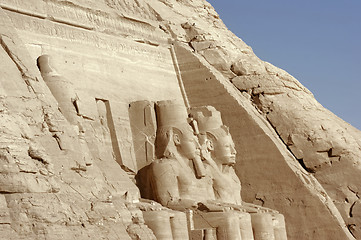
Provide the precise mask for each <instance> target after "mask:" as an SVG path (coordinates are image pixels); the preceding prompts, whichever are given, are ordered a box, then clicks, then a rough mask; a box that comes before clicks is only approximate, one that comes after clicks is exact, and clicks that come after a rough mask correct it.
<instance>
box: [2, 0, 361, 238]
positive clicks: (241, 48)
mask: <svg viewBox="0 0 361 240" xmlns="http://www.w3.org/2000/svg"><path fill="white" fill-rule="evenodd" d="M0 7H1V9H0V19H1V21H0V58H1V60H2V64H1V65H0V73H1V88H0V112H1V114H0V129H1V135H0V193H1V194H0V233H1V237H3V238H5V239H42V238H44V239H71V238H74V237H76V238H78V239H155V235H154V231H155V230H154V228H156V227H157V226H158V227H159V226H161V225H159V223H160V222H162V221H164V222H166V223H167V224H171V225H170V227H169V229H171V227H172V226H173V229H174V227H175V226H181V225H182V224H183V225H184V224H185V221H186V219H185V218H184V217H185V215H184V213H183V212H179V211H178V210H174V209H173V210H171V209H170V208H169V206H168V207H167V206H162V205H160V204H159V203H156V202H154V201H151V200H144V199H141V198H140V191H139V189H138V187H137V186H136V184H135V175H136V174H137V173H138V171H139V170H140V169H142V168H144V167H146V166H148V165H150V164H152V163H153V162H154V159H155V158H156V153H157V149H156V148H155V146H156V144H155V131H156V126H155V125H156V119H155V117H154V116H155V115H154V105H152V104H154V102H158V101H164V100H171V99H176V101H177V102H178V103H179V104H184V109H186V108H190V107H201V106H208V105H211V106H214V107H215V108H216V109H217V110H218V111H220V112H221V114H222V119H223V122H224V124H225V125H227V126H229V132H230V134H231V135H232V138H233V141H234V143H235V150H236V151H237V157H236V159H235V168H234V169H235V174H236V175H237V177H238V178H239V180H240V182H241V185H242V192H241V193H242V198H239V199H242V201H244V202H247V203H250V204H251V205H252V204H257V205H259V206H260V207H264V208H267V209H269V208H270V209H274V210H277V211H278V212H279V213H281V214H283V215H284V216H285V222H286V228H287V236H288V239H353V238H354V237H355V238H357V239H359V238H361V216H360V209H361V207H360V196H359V191H360V188H361V185H360V181H359V179H360V157H361V140H360V139H361V133H360V131H359V130H357V129H355V128H354V127H352V126H351V125H349V124H348V123H346V122H344V121H343V120H341V119H339V118H338V117H337V116H335V115H334V114H332V113H331V112H330V111H328V110H327V109H325V108H323V107H322V106H321V105H320V104H319V103H318V102H317V101H316V100H315V99H314V97H313V95H312V93H310V92H309V91H308V90H307V89H306V88H305V87H303V86H302V85H301V83H300V82H299V81H298V80H296V79H295V78H293V77H292V76H291V75H289V74H288V73H286V72H285V71H283V70H281V69H279V68H277V67H275V66H273V65H272V64H270V63H267V62H264V61H262V60H261V59H259V58H258V57H257V56H256V55H255V54H254V53H253V51H252V49H251V48H250V47H249V46H247V45H246V44H245V43H244V42H243V41H242V40H241V39H239V38H237V37H236V36H235V35H234V34H232V33H231V32H230V31H229V30H227V28H226V27H225V25H224V24H223V23H222V21H221V20H220V19H219V16H218V14H217V13H216V12H215V11H214V9H213V8H212V6H211V5H210V4H209V3H207V2H206V1H204V0H193V1H179V0H159V1H157V0H141V1H139V0H138V1H133V0H104V1H82V0H69V1H57V0H49V1H43V0H30V1H14V0H0ZM46 56H49V57H50V58H51V59H52V62H51V63H49V66H50V67H49V69H47V68H46V67H44V66H46V64H45V65H44V61H42V59H44V58H45V59H47V57H46ZM39 57H40V58H39ZM45 63H46V61H45ZM300 80H301V81H302V79H300ZM53 83H55V84H53ZM139 101H146V104H144V106H147V107H144V106H143V105H141V107H139V106H140V105H137V104H135V103H136V102H138V104H139ZM138 109H141V111H140V110H138ZM201 163H202V164H203V162H201ZM195 165H196V164H195ZM199 166H201V165H199ZM200 176H202V171H200V173H199V174H198V176H197V177H200ZM197 177H195V178H196V179H197ZM237 191H238V190H237ZM161 203H162V202H161ZM163 205H166V204H164V203H163ZM202 207H203V208H206V207H207V206H202ZM159 213H160V214H159ZM230 215H232V214H230ZM230 217H232V216H230ZM233 217H234V216H233ZM209 218H210V219H211V218H213V216H210V215H209ZM236 218H237V217H236ZM146 219H158V220H154V221H151V222H152V223H156V224H155V225H151V224H150V223H149V221H148V225H147V224H146V221H145V220H146ZM170 219H172V221H170ZM216 219H217V218H216ZM238 219H240V218H238ZM157 221H158V222H157ZM157 224H158V225H157ZM172 224H173V225H172ZM152 229H153V230H152ZM188 230H189V229H188ZM183 231H185V230H184V229H182V228H179V229H178V228H177V229H176V232H178V233H179V232H180V233H182V232H183ZM183 233H184V232H183ZM197 234H198V235H197ZM206 234H209V235H208V236H216V233H215V232H214V231H213V230H209V231H203V232H195V233H194V236H200V237H203V236H205V235H206ZM181 235H182V234H181ZM183 235H184V234H183ZM187 237H188V236H186V238H187ZM255 239H257V238H255Z"/></svg>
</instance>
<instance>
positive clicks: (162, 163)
mask: <svg viewBox="0 0 361 240" xmlns="http://www.w3.org/2000/svg"><path fill="white" fill-rule="evenodd" d="M179 167H180V165H179V162H178V161H177V160H176V159H172V158H161V159H156V160H154V161H153V162H152V164H151V169H152V171H153V172H154V173H159V172H162V173H163V172H165V171H166V172H173V173H174V172H178V171H177V170H178V169H179Z"/></svg>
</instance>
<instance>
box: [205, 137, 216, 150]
mask: <svg viewBox="0 0 361 240" xmlns="http://www.w3.org/2000/svg"><path fill="white" fill-rule="evenodd" d="M206 146H207V149H208V151H213V150H214V146H213V141H212V140H210V139H207V140H206Z"/></svg>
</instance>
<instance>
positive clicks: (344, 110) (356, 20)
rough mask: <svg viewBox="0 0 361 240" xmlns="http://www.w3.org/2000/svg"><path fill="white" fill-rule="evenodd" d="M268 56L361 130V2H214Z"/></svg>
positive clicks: (234, 29)
mask: <svg viewBox="0 0 361 240" xmlns="http://www.w3.org/2000/svg"><path fill="white" fill-rule="evenodd" d="M208 2H209V3H211V4H212V6H213V7H214V8H215V9H216V11H217V12H218V14H219V15H220V17H221V19H222V20H223V22H224V23H225V24H226V26H227V27H228V28H229V29H230V30H231V31H232V32H233V33H235V34H236V35H237V36H238V37H240V38H241V39H242V40H243V41H245V42H246V43H247V44H248V45H249V46H251V47H252V48H253V51H254V52H255V53H256V55H257V56H258V57H260V58H261V59H262V60H264V61H267V62H270V63H272V64H273V65H275V66H277V67H280V68H282V69H284V70H286V71H287V72H288V73H290V74H291V75H293V76H294V77H295V78H297V79H298V80H299V81H300V82H301V83H302V84H303V85H304V86H306V87H307V88H308V89H309V90H310V91H311V92H312V93H313V94H314V95H315V97H316V99H317V100H318V101H319V102H320V103H321V104H322V105H323V106H324V107H326V108H328V109H329V110H331V111H332V112H333V113H335V114H336V115H338V116H339V117H341V118H342V119H344V120H345V121H347V122H349V123H351V124H352V125H353V126H355V127H357V128H358V129H361V1H360V0H343V1H341V0H312V1H311V0H303V1H290V0H272V1H270V0H248V1H246V0H245V1H241V0H208Z"/></svg>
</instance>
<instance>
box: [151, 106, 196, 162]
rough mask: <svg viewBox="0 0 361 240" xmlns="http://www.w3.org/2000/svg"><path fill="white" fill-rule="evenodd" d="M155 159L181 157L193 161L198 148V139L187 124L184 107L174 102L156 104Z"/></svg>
mask: <svg viewBox="0 0 361 240" xmlns="http://www.w3.org/2000/svg"><path fill="white" fill-rule="evenodd" d="M156 116H157V137H156V156H157V158H175V157H177V156H179V155H180V156H181V157H184V158H187V159H194V158H195V157H196V154H197V149H198V148H199V144H198V139H197V137H196V136H195V135H194V134H193V130H192V127H191V126H190V125H189V124H188V122H187V112H186V109H185V107H184V105H181V104H179V103H177V102H175V101H159V102H157V103H156Z"/></svg>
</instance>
